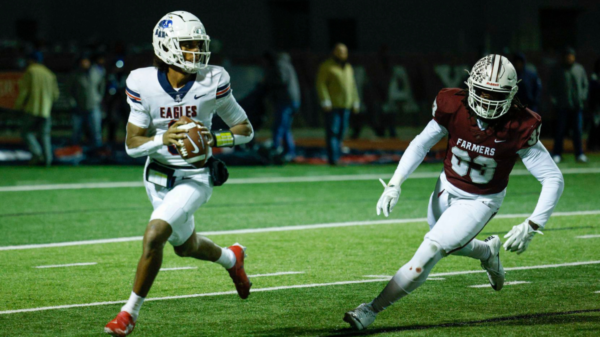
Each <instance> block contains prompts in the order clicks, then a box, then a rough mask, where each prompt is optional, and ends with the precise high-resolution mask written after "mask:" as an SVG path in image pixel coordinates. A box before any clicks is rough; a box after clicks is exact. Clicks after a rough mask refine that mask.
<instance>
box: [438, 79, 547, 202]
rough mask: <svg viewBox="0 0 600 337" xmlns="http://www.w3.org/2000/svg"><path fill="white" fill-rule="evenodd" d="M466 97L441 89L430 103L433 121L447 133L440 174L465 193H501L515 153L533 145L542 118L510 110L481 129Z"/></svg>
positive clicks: (533, 114) (457, 92)
mask: <svg viewBox="0 0 600 337" xmlns="http://www.w3.org/2000/svg"><path fill="white" fill-rule="evenodd" d="M466 95H468V93H467V92H465V91H463V90H461V89H443V90H442V91H440V93H439V94H438V96H437V97H436V99H435V102H434V104H433V119H434V120H435V121H436V122H438V124H440V125H442V126H444V127H445V128H446V129H447V130H448V133H449V137H448V149H447V150H446V158H445V159H444V172H445V173H446V177H447V179H448V181H449V182H450V183H451V184H452V185H454V186H456V187H458V188H460V189H461V190H463V191H465V192H469V193H474V194H493V193H498V192H501V191H502V190H504V189H505V188H506V186H507V185H508V176H509V174H510V172H511V171H512V169H513V167H514V165H515V163H516V161H517V158H518V156H519V155H518V154H517V151H519V150H521V149H524V148H527V147H530V146H533V145H535V143H537V141H538V139H539V135H540V128H541V123H542V118H541V117H540V115H538V114H537V113H535V112H533V111H531V110H529V109H525V110H517V109H516V108H511V110H510V111H509V112H508V114H510V115H511V116H510V117H509V118H505V117H504V116H503V117H501V118H502V122H501V123H500V124H499V125H495V126H494V127H488V128H486V129H485V130H481V129H480V128H479V126H478V125H477V120H476V118H475V117H472V116H471V115H470V114H469V111H468V110H467V107H466V106H465V104H463V102H462V101H463V99H464V98H465V96H466ZM507 117H508V116H507Z"/></svg>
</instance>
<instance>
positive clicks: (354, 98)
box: [350, 68, 360, 110]
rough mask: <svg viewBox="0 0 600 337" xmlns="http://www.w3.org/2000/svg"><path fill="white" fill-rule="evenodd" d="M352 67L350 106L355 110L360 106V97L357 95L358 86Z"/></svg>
mask: <svg viewBox="0 0 600 337" xmlns="http://www.w3.org/2000/svg"><path fill="white" fill-rule="evenodd" d="M351 69H352V76H351V77H350V79H351V80H352V107H353V108H354V109H356V110H358V109H359V108H360V97H359V96H358V87H357V86H356V77H354V68H351Z"/></svg>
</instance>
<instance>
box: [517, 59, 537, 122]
mask: <svg viewBox="0 0 600 337" xmlns="http://www.w3.org/2000/svg"><path fill="white" fill-rule="evenodd" d="M513 65H514V66H515V69H516V70H517V77H518V78H519V79H520V80H521V81H520V82H519V83H518V84H517V85H518V86H519V91H518V92H517V97H518V98H519V100H520V101H521V103H523V104H524V105H525V106H527V107H528V108H529V109H531V110H533V111H535V112H538V111H539V110H538V108H539V106H540V95H541V93H542V81H540V78H539V77H538V74H537V72H536V71H534V70H533V69H531V68H530V67H528V65H527V59H526V58H525V55H524V54H523V53H516V54H515V55H514V57H513Z"/></svg>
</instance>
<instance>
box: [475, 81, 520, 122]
mask: <svg viewBox="0 0 600 337" xmlns="http://www.w3.org/2000/svg"><path fill="white" fill-rule="evenodd" d="M467 86H468V87H469V98H468V100H467V101H468V103H469V107H470V108H471V109H472V110H473V111H474V112H475V114H477V116H479V117H481V118H484V119H496V118H499V117H501V116H503V115H504V114H506V113H507V112H508V110H510V107H511V105H512V100H513V98H514V97H515V94H516V93H517V90H518V87H516V86H515V87H513V88H510V89H509V88H507V89H495V90H494V89H490V88H483V87H481V86H478V85H477V84H476V83H473V80H472V79H471V78H470V77H469V80H468V81H467ZM486 94H487V95H486ZM482 96H494V97H493V98H484V97H482Z"/></svg>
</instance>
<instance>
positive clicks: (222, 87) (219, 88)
mask: <svg viewBox="0 0 600 337" xmlns="http://www.w3.org/2000/svg"><path fill="white" fill-rule="evenodd" d="M228 86H229V83H227V84H225V85H223V86H220V87H218V88H217V92H219V91H221V90H223V89H227V87H228Z"/></svg>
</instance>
